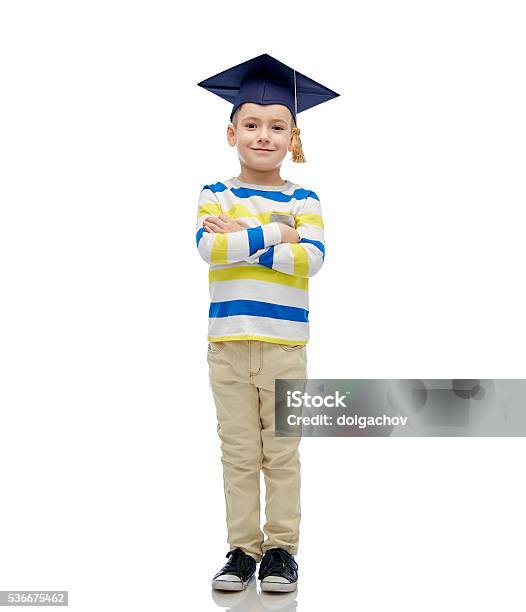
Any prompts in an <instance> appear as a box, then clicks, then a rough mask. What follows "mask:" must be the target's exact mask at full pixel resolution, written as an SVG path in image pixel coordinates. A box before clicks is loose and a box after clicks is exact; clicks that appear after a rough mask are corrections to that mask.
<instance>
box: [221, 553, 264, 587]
mask: <svg viewBox="0 0 526 612" xmlns="http://www.w3.org/2000/svg"><path fill="white" fill-rule="evenodd" d="M226 556H227V557H230V559H229V560H228V561H227V562H226V564H225V565H224V567H223V568H222V569H221V570H219V571H218V572H217V574H216V575H215V576H214V577H213V579H212V588H213V589H222V590H224V591H242V590H243V589H244V588H245V587H246V586H247V584H248V583H249V582H250V579H251V578H252V576H253V575H254V573H255V571H256V560H255V559H254V558H253V557H251V556H250V555H247V554H246V553H245V552H243V550H242V549H241V548H234V549H233V550H229V551H228V552H227V554H226Z"/></svg>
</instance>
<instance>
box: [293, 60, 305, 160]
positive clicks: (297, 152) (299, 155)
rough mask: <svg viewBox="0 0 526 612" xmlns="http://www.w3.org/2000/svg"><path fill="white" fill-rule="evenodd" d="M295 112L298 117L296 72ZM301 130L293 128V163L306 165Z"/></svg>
mask: <svg viewBox="0 0 526 612" xmlns="http://www.w3.org/2000/svg"><path fill="white" fill-rule="evenodd" d="M294 110H295V111H296V116H297V115H298V97H297V94H296V71H295V70H294ZM300 134H301V130H300V129H299V127H296V125H294V127H293V128H292V143H291V145H292V161H293V162H298V163H300V164H304V163H305V162H306V159H305V155H304V154H303V145H302V144H301V139H300Z"/></svg>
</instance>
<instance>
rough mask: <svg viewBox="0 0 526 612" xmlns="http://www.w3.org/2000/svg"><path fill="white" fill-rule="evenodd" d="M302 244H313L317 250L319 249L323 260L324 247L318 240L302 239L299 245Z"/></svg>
mask: <svg viewBox="0 0 526 612" xmlns="http://www.w3.org/2000/svg"><path fill="white" fill-rule="evenodd" d="M302 242H309V243H310V244H313V245H314V246H315V247H318V249H320V251H321V254H322V256H323V259H325V246H324V245H323V242H320V241H319V240H311V239H310V238H302V239H301V240H300V244H301V243H302Z"/></svg>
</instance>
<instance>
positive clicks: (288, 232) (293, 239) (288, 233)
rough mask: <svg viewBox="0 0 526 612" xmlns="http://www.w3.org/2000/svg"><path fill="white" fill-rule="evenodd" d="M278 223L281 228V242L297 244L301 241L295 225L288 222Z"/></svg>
mask: <svg viewBox="0 0 526 612" xmlns="http://www.w3.org/2000/svg"><path fill="white" fill-rule="evenodd" d="M278 225H279V229H280V230H281V242H290V243H291V244H297V243H298V242H299V241H300V236H299V234H298V232H297V231H296V230H295V229H294V228H293V227H290V225H287V224H286V223H278Z"/></svg>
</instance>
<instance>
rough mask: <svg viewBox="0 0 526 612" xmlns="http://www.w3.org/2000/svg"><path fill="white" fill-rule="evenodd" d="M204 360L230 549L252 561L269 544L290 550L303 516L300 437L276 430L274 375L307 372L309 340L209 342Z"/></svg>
mask: <svg viewBox="0 0 526 612" xmlns="http://www.w3.org/2000/svg"><path fill="white" fill-rule="evenodd" d="M208 365H209V376H210V386H211V388H212V393H213V396H214V400H215V405H216V412H217V422H218V423H217V431H218V434H219V437H220V439H221V451H222V457H221V461H222V464H223V483H224V489H225V502H226V522H227V530H228V543H229V545H230V548H231V549H233V548H236V547H238V546H239V547H240V548H242V549H243V550H244V551H245V553H247V554H249V555H251V556H252V557H254V559H256V561H260V560H261V557H262V555H263V554H264V553H265V551H266V550H267V549H268V548H274V547H279V548H284V549H285V550H287V551H288V552H289V553H291V554H293V555H294V554H296V552H297V550H298V540H299V524H300V518H301V507H300V465H301V464H300V459H299V452H298V446H299V443H300V441H301V438H300V437H276V436H274V421H275V406H274V379H276V378H303V379H305V378H307V348H306V345H300V346H288V345H285V344H274V343H271V342H261V341H259V340H235V341H227V342H210V343H209V344H208ZM260 470H261V471H263V476H264V479H265V517H266V523H265V525H264V526H263V532H264V533H265V535H266V536H267V539H266V540H265V541H264V535H263V532H262V531H261V528H260V488H259V484H260Z"/></svg>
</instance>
